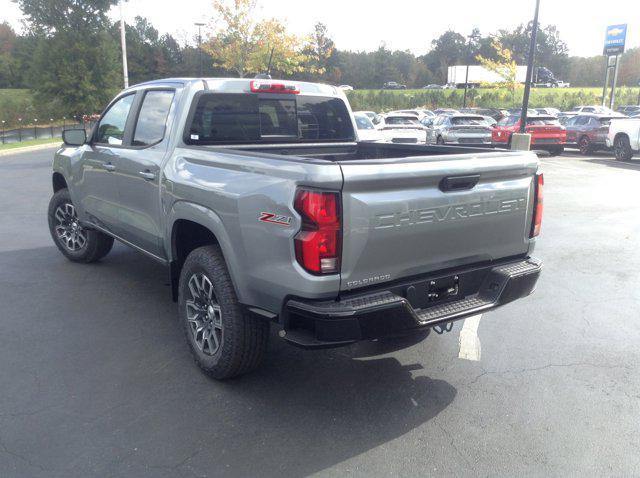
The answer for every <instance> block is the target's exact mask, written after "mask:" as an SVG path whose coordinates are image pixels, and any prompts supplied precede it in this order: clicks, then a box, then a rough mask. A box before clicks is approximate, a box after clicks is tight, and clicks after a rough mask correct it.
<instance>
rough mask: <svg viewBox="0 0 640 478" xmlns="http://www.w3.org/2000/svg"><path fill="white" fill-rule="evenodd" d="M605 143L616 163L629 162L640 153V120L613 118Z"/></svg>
mask: <svg viewBox="0 0 640 478" xmlns="http://www.w3.org/2000/svg"><path fill="white" fill-rule="evenodd" d="M605 143H606V145H607V147H608V148H613V152H614V153H615V155H616V159H617V160H618V161H629V160H630V159H631V158H633V155H634V154H636V153H638V152H640V118H613V119H612V120H611V124H610V126H609V134H608V135H607V139H606V140H605Z"/></svg>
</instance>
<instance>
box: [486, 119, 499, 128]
mask: <svg viewBox="0 0 640 478" xmlns="http://www.w3.org/2000/svg"><path fill="white" fill-rule="evenodd" d="M483 118H484V120H485V121H486V122H487V124H488V125H489V126H491V127H492V128H493V127H494V126H496V125H497V124H498V122H497V121H496V120H495V118H494V117H493V116H483Z"/></svg>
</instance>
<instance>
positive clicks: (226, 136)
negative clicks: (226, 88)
mask: <svg viewBox="0 0 640 478" xmlns="http://www.w3.org/2000/svg"><path fill="white" fill-rule="evenodd" d="M264 96H265V95H255V94H239V93H205V94H202V95H200V97H199V98H198V99H197V105H196V107H195V110H194V112H193V118H192V119H191V121H190V123H189V124H188V125H187V131H186V134H185V142H186V143H187V144H223V143H260V142H274V141H283V142H303V141H349V140H353V139H354V133H353V125H352V122H351V117H350V115H349V112H348V110H347V108H346V106H345V104H344V102H343V101H342V100H340V99H338V98H327V97H316V96H303V95H296V96H295V97H293V95H287V97H286V98H283V97H282V96H283V95H272V96H270V97H264Z"/></svg>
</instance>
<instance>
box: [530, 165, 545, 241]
mask: <svg viewBox="0 0 640 478" xmlns="http://www.w3.org/2000/svg"><path fill="white" fill-rule="evenodd" d="M534 187H535V192H534V194H535V196H534V197H533V221H532V223H531V235H530V237H536V236H537V235H539V234H540V228H541V227H542V209H543V202H544V194H543V189H544V176H543V175H542V173H540V174H536V183H535V186H534Z"/></svg>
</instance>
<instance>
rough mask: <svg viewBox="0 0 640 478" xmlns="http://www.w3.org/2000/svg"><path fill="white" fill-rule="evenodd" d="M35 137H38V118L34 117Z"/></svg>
mask: <svg viewBox="0 0 640 478" xmlns="http://www.w3.org/2000/svg"><path fill="white" fill-rule="evenodd" d="M33 139H38V118H34V119H33Z"/></svg>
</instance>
